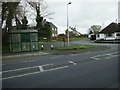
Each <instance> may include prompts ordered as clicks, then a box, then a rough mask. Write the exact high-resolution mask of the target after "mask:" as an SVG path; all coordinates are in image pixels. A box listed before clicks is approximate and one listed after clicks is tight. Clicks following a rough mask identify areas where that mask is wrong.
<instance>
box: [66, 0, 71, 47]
mask: <svg viewBox="0 0 120 90" xmlns="http://www.w3.org/2000/svg"><path fill="white" fill-rule="evenodd" d="M69 4H71V2H69V3H68V4H67V41H68V46H69V45H70V44H69V20H68V5H69Z"/></svg>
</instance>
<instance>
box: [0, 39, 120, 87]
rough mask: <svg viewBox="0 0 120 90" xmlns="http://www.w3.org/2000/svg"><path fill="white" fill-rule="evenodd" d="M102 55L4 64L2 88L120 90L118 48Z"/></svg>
mask: <svg viewBox="0 0 120 90" xmlns="http://www.w3.org/2000/svg"><path fill="white" fill-rule="evenodd" d="M72 43H77V44H92V45H107V46H110V47H111V48H110V49H108V50H102V51H98V52H87V53H77V54H68V55H45V56H35V57H24V58H17V59H9V60H3V64H2V67H3V68H2V69H3V72H2V73H1V75H3V77H2V78H3V80H2V83H3V84H2V85H3V87H2V88H118V84H119V81H118V63H119V62H118V58H119V56H120V53H119V52H118V45H117V44H96V43H93V42H91V41H89V40H88V39H83V40H82V41H76V42H72Z"/></svg>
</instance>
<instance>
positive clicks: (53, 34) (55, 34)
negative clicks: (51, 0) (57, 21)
mask: <svg viewBox="0 0 120 90" xmlns="http://www.w3.org/2000/svg"><path fill="white" fill-rule="evenodd" d="M49 23H50V26H51V28H52V37H57V36H58V28H57V27H56V26H55V25H54V24H53V23H52V22H49Z"/></svg>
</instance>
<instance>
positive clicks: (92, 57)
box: [91, 57, 99, 60]
mask: <svg viewBox="0 0 120 90" xmlns="http://www.w3.org/2000/svg"><path fill="white" fill-rule="evenodd" d="M91 58H92V59H95V60H99V58H95V57H91Z"/></svg>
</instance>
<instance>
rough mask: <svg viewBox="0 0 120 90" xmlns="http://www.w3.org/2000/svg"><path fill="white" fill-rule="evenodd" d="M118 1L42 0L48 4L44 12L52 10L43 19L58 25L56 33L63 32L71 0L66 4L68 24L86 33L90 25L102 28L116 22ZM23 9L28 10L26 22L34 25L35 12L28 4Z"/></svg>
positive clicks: (65, 27)
mask: <svg viewBox="0 0 120 90" xmlns="http://www.w3.org/2000/svg"><path fill="white" fill-rule="evenodd" d="M29 1H33V0H29ZM36 1H38V0H36ZM119 1H120V0H44V3H43V5H44V4H45V5H47V6H48V8H47V10H46V12H54V14H53V15H51V16H48V17H45V19H46V20H47V21H49V22H52V23H53V24H55V25H56V26H57V27H58V34H61V33H65V30H66V29H67V3H68V2H71V4H69V5H68V17H69V26H71V27H75V26H76V30H77V31H78V32H80V33H82V34H87V33H88V29H89V28H90V27H91V26H92V25H101V26H102V28H104V27H106V26H107V25H109V24H110V23H112V22H117V21H116V19H117V20H118V2H119ZM34 2H35V0H34ZM21 5H23V6H27V5H26V4H25V3H21ZM25 9H26V11H28V12H27V16H29V21H28V24H29V25H31V26H33V25H34V26H35V25H36V21H35V18H36V16H35V15H36V13H35V11H34V9H33V8H30V7H29V5H28V7H25ZM29 11H30V12H29ZM31 13H32V14H31ZM50 18H52V19H50ZM69 30H70V29H69Z"/></svg>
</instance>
